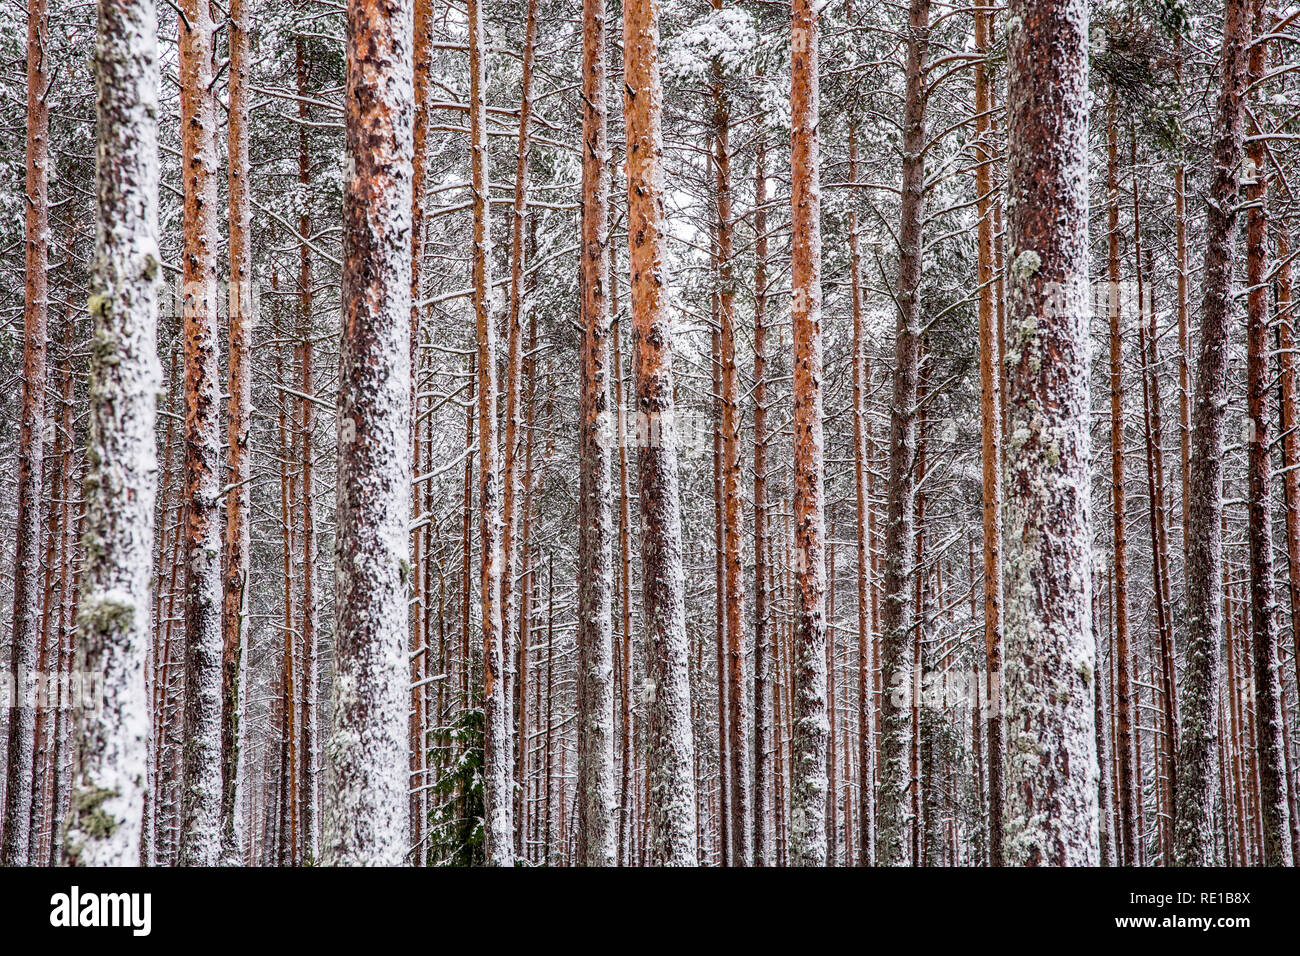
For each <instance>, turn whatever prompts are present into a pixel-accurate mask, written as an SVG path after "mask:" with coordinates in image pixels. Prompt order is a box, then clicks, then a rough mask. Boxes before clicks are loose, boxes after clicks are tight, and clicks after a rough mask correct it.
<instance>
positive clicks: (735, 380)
mask: <svg viewBox="0 0 1300 956" xmlns="http://www.w3.org/2000/svg"><path fill="white" fill-rule="evenodd" d="M714 9H715V10H720V9H721V0H714ZM714 70H715V72H714V84H713V172H714V189H715V194H714V195H715V200H716V210H715V212H716V224H715V230H716V236H717V267H718V319H719V332H718V346H719V349H720V352H721V354H720V358H721V360H722V365H721V369H720V375H721V386H722V389H721V393H720V396H719V399H720V401H721V404H722V423H721V424H722V435H721V438H722V507H723V515H722V527H723V539H724V540H723V554H724V560H725V562H726V569H727V570H726V618H727V684H726V687H727V732H728V738H729V739H728V746H727V755H728V758H729V760H730V765H729V768H728V769H729V777H730V781H729V783H730V785H731V794H730V795H731V865H732V866H749V865H751V864H752V862H753V854H754V843H753V839H754V834H753V827H754V821H753V810H752V805H751V792H750V788H749V764H750V755H749V744H750V740H749V736H748V735H747V734H746V733H745V731H746V727H747V721H746V715H745V710H746V707H745V699H746V697H747V696H748V695H747V694H746V691H745V688H746V686H747V685H746V682H745V659H744V650H743V649H744V641H745V568H744V544H743V543H742V540H741V538H742V535H743V533H744V529H743V522H744V506H743V503H742V501H741V491H740V478H741V475H740V469H741V454H740V424H741V418H742V416H741V411H740V373H739V370H738V369H737V367H736V304H735V300H736V287H735V277H734V275H733V270H732V258H733V256H734V254H735V253H734V242H733V239H732V234H733V232H734V229H735V223H734V222H733V221H732V206H731V145H730V135H729V134H730V125H731V117H730V111H729V108H728V103H727V94H726V92H725V90H724V88H723V80H722V75H721V67H720V66H718V65H716V64H715V67H714ZM719 683H721V682H719Z"/></svg>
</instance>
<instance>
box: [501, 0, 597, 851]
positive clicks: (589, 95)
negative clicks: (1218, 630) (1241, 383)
mask: <svg viewBox="0 0 1300 956" xmlns="http://www.w3.org/2000/svg"><path fill="white" fill-rule="evenodd" d="M535 2H536V0H530V6H531V5H532V4H533V3H535ZM583 23H584V29H583V42H582V101H583V114H582V142H583V148H582V254H581V269H582V273H581V279H582V282H581V289H582V320H583V321H582V325H583V343H582V360H581V361H582V367H581V380H582V381H581V388H582V398H581V404H582V412H581V414H582V421H581V436H580V438H579V446H580V451H579V459H580V460H579V467H580V474H579V485H580V490H579V506H578V507H579V515H580V518H579V525H580V531H579V535H578V548H579V555H578V794H579V802H578V834H577V837H578V850H577V862H578V864H579V865H581V866H614V865H615V864H616V863H617V862H618V847H617V845H616V843H615V837H616V835H617V830H616V828H615V826H614V811H615V808H616V807H617V803H616V802H615V796H614V643H613V642H614V626H613V596H614V568H613V551H612V545H613V539H614V535H613V522H612V514H611V511H610V497H611V494H612V491H613V488H612V476H611V473H610V439H611V438H613V434H612V433H611V429H610V425H611V424H612V422H611V420H610V408H609V334H610V312H609V299H608V295H607V291H606V283H607V281H608V278H609V157H608V155H607V153H608V145H607V131H606V124H607V119H606V107H605V0H584V3H583ZM517 211H518V210H517Z"/></svg>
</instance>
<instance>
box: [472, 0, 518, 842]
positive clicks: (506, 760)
mask: <svg viewBox="0 0 1300 956" xmlns="http://www.w3.org/2000/svg"><path fill="white" fill-rule="evenodd" d="M467 9H468V11H469V55H470V108H469V116H470V152H471V169H472V191H473V195H474V198H473V207H474V255H473V281H472V285H473V302H474V320H475V325H476V328H477V338H478V455H479V481H478V488H479V503H478V506H479V601H480V604H481V612H482V621H481V624H482V631H483V702H484V741H483V812H484V818H483V830H484V835H485V849H486V853H487V860H488V863H489V864H490V865H492V866H510V865H511V864H512V863H513V862H514V835H513V824H512V820H511V817H512V809H513V808H512V804H513V802H514V801H513V796H512V794H511V776H512V774H511V751H512V748H511V745H510V693H511V691H510V681H509V678H508V675H507V674H506V673H505V648H504V640H505V639H504V635H503V633H502V624H503V621H502V618H501V586H502V585H501V577H502V565H501V560H502V555H501V504H500V494H501V475H500V469H499V467H498V464H497V462H498V452H499V449H498V444H499V443H498V441H497V360H496V355H497V323H496V317H495V316H494V315H493V314H492V230H491V216H490V212H489V206H488V200H489V197H488V182H489V178H490V172H489V162H488V159H489V157H488V149H487V102H486V97H487V63H486V55H487V51H486V49H485V47H486V45H487V44H486V40H485V39H484V32H483V11H482V8H481V0H469V4H468V8H467Z"/></svg>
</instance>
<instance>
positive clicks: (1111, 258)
mask: <svg viewBox="0 0 1300 956" xmlns="http://www.w3.org/2000/svg"><path fill="white" fill-rule="evenodd" d="M1117 108H1118V107H1117V103H1116V95H1115V92H1114V90H1112V91H1111V96H1110V105H1109V108H1108V111H1107V114H1106V144H1107V153H1106V155H1107V163H1106V210H1107V212H1106V214H1107V222H1108V226H1107V242H1108V246H1109V255H1108V258H1107V268H1108V277H1109V279H1108V286H1107V292H1108V297H1107V305H1108V312H1109V316H1110V461H1111V511H1112V520H1113V527H1112V532H1111V533H1112V536H1113V546H1114V562H1115V580H1114V592H1113V594H1112V602H1113V613H1114V615H1115V658H1116V676H1117V683H1116V686H1115V696H1116V713H1117V718H1118V722H1119V736H1118V738H1117V740H1116V742H1115V744H1116V747H1117V748H1118V749H1119V758H1118V771H1119V787H1120V798H1119V799H1120V806H1119V819H1120V826H1121V827H1122V836H1121V840H1120V843H1121V846H1122V847H1123V852H1124V864H1125V865H1126V866H1134V865H1136V863H1137V858H1136V852H1137V842H1138V841H1137V828H1138V825H1139V824H1138V813H1139V811H1138V809H1137V802H1138V789H1139V782H1138V780H1136V779H1135V777H1134V772H1133V753H1134V746H1133V655H1132V651H1131V650H1130V648H1129V626H1128V525H1127V516H1126V514H1125V510H1126V508H1125V500H1126V496H1125V488H1124V364H1123V357H1124V349H1123V340H1122V337H1121V336H1122V331H1121V319H1122V317H1121V315H1120V261H1119V260H1120V234H1119V183H1118V180H1117V166H1118V162H1119V160H1118V149H1119V146H1118V139H1117V136H1118V133H1117V130H1116V122H1117V121H1116V115H1115V114H1116V110H1117Z"/></svg>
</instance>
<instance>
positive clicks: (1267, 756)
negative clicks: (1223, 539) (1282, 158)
mask: <svg viewBox="0 0 1300 956" xmlns="http://www.w3.org/2000/svg"><path fill="white" fill-rule="evenodd" d="M1254 9H1255V27H1254V32H1255V35H1256V36H1257V37H1258V36H1260V35H1263V34H1265V33H1267V31H1268V29H1269V27H1270V26H1271V23H1272V18H1271V16H1270V13H1269V3H1268V0H1255V3H1254ZM1267 52H1268V45H1267V44H1266V43H1261V42H1259V41H1258V40H1256V41H1255V42H1254V43H1253V44H1252V45H1251V48H1250V56H1249V65H1248V79H1249V81H1250V82H1251V83H1252V84H1257V83H1259V82H1260V79H1261V78H1262V77H1263V75H1264V68H1265V59H1266V54H1267ZM1262 132H1263V131H1262V130H1261V129H1260V127H1259V126H1258V121H1257V120H1254V121H1252V123H1251V133H1252V138H1251V140H1250V145H1249V146H1248V147H1247V150H1246V169H1247V171H1248V172H1249V173H1250V175H1251V178H1250V180H1249V185H1248V187H1247V189H1246V203H1247V208H1248V209H1249V212H1248V213H1247V217H1246V287H1247V288H1248V289H1249V290H1250V292H1249V295H1248V297H1247V300H1246V369H1247V372H1246V379H1247V381H1246V395H1247V404H1248V406H1249V414H1250V424H1251V428H1250V439H1251V440H1250V442H1249V449H1248V451H1249V466H1248V467H1249V477H1248V481H1247V485H1248V496H1249V508H1250V519H1249V522H1248V528H1247V534H1248V539H1249V550H1250V621H1251V631H1250V636H1251V650H1252V655H1253V662H1254V671H1255V722H1256V728H1257V737H1258V758H1257V759H1258V761H1259V795H1260V820H1261V824H1262V826H1263V837H1264V844H1263V846H1262V847H1261V852H1262V854H1263V858H1262V859H1263V863H1264V865H1265V866H1291V864H1292V862H1293V861H1292V857H1291V840H1290V832H1289V831H1290V804H1289V801H1288V794H1287V786H1286V781H1287V776H1286V758H1285V755H1284V754H1283V750H1282V746H1283V739H1282V738H1283V734H1282V729H1283V727H1282V706H1283V705H1282V685H1281V681H1280V679H1279V676H1278V660H1277V644H1278V638H1277V619H1276V607H1275V606H1274V600H1273V502H1272V484H1273V465H1272V439H1271V436H1272V429H1271V428H1270V424H1271V418H1272V415H1271V409H1270V408H1269V385H1270V384H1271V381H1272V380H1271V377H1270V376H1271V371H1270V363H1269V345H1270V342H1269V339H1270V335H1269V315H1268V297H1269V292H1270V289H1269V282H1268V280H1267V275H1268V217H1267V214H1266V210H1265V202H1266V196H1267V189H1268V180H1267V177H1266V176H1265V175H1264V162H1265V152H1264V147H1265V142H1264V140H1263V139H1261V138H1260V136H1261V134H1262Z"/></svg>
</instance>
